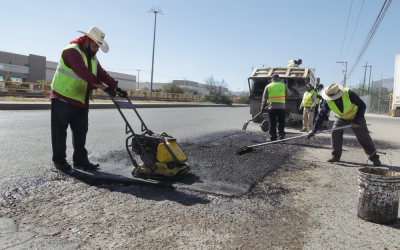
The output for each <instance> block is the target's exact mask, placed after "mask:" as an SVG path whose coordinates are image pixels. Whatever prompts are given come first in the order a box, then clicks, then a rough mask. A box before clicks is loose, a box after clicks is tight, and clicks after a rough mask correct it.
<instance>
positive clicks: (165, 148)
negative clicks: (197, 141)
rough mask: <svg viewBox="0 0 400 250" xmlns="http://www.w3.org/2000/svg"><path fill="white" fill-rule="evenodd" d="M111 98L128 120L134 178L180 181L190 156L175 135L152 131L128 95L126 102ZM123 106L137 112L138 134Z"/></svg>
mask: <svg viewBox="0 0 400 250" xmlns="http://www.w3.org/2000/svg"><path fill="white" fill-rule="evenodd" d="M110 98H111V100H112V101H113V102H114V104H115V106H116V107H117V109H118V111H119V113H120V114H121V116H122V118H123V119H124V121H125V124H126V128H125V133H126V134H129V136H128V137H127V138H126V141H125V145H126V150H127V151H128V154H129V158H130V159H131V161H132V164H133V170H132V176H133V177H134V178H143V179H162V180H165V179H168V180H177V179H179V178H181V177H182V175H183V174H184V173H186V172H188V171H189V168H190V165H189V164H188V163H186V161H187V157H186V155H185V153H184V152H183V151H182V149H181V148H180V146H179V145H178V143H177V141H176V139H175V138H173V137H171V136H169V135H168V134H167V133H165V132H163V133H161V134H157V133H154V132H153V131H151V130H149V129H148V128H147V126H146V124H145V123H144V122H143V120H142V118H141V117H140V115H139V113H138V112H137V110H136V108H135V106H134V105H133V104H132V102H131V100H130V99H129V97H126V100H127V101H125V100H124V101H117V100H115V99H114V98H113V97H112V96H110ZM121 109H133V111H135V113H136V115H137V117H138V118H139V120H140V122H141V132H142V133H141V134H135V132H134V131H133V129H132V127H131V125H130V124H129V122H128V120H127V119H126V117H125V116H124V114H123V112H122V111H121ZM133 154H136V155H139V156H140V159H141V160H142V161H143V163H142V164H138V163H137V162H136V160H135V159H134V157H133Z"/></svg>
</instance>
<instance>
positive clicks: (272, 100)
mask: <svg viewBox="0 0 400 250" xmlns="http://www.w3.org/2000/svg"><path fill="white" fill-rule="evenodd" d="M286 96H290V91H289V89H288V87H287V86H286V85H285V84H284V83H283V82H281V79H280V78H279V75H278V74H273V75H272V80H271V83H270V84H268V85H267V86H266V87H265V89H264V94H263V97H262V101H261V110H263V109H265V107H266V104H267V103H268V115H269V134H270V138H269V139H268V141H276V139H277V137H278V136H277V133H276V120H278V123H279V126H278V131H279V139H285V135H286V133H285V117H286V112H285V98H286Z"/></svg>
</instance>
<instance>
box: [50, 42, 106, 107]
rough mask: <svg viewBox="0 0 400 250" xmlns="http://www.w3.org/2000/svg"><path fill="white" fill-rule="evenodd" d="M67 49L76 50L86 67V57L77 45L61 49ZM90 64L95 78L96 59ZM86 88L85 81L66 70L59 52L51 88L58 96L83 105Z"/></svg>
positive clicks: (68, 69) (70, 70)
mask: <svg viewBox="0 0 400 250" xmlns="http://www.w3.org/2000/svg"><path fill="white" fill-rule="evenodd" d="M67 49H76V50H77V51H78V52H79V53H80V54H81V55H82V58H83V61H84V62H85V65H86V67H88V60H87V58H86V55H85V53H83V52H82V51H81V49H80V48H79V45H78V44H76V43H73V44H70V45H68V46H67V47H65V48H64V49H63V52H64V51H65V50H67ZM90 63H91V64H92V73H93V74H94V75H95V76H97V64H98V63H99V61H98V60H97V57H96V56H94V57H93V58H92V60H91V62H90ZM87 87H88V84H87V82H85V80H83V79H82V78H80V77H79V76H77V75H76V74H75V72H74V71H73V70H72V69H70V68H68V67H67V66H66V65H65V64H64V60H63V58H62V52H61V59H60V63H59V64H58V67H57V71H56V73H55V74H54V78H53V81H52V83H51V88H52V89H53V90H54V91H56V92H57V93H59V94H60V95H63V96H65V97H68V98H71V99H74V100H77V101H79V102H81V103H83V104H85V96H86V91H87ZM92 92H93V91H91V92H90V99H91V100H93V99H92Z"/></svg>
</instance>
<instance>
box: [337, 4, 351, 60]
mask: <svg viewBox="0 0 400 250" xmlns="http://www.w3.org/2000/svg"><path fill="white" fill-rule="evenodd" d="M352 7H353V0H351V4H350V11H349V16H348V17H347V24H346V31H345V32H344V36H343V42H342V49H341V50H340V54H339V59H340V56H341V55H342V51H343V45H344V41H345V40H346V34H347V27H348V26H349V20H350V14H351V8H352Z"/></svg>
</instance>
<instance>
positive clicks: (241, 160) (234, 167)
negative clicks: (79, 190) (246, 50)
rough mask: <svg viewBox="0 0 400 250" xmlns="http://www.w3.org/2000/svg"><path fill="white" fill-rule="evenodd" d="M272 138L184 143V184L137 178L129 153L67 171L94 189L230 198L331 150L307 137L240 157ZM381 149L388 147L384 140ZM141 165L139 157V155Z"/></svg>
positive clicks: (240, 135) (234, 135)
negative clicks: (306, 150)
mask: <svg viewBox="0 0 400 250" xmlns="http://www.w3.org/2000/svg"><path fill="white" fill-rule="evenodd" d="M266 138H267V137H266V135H265V134H263V133H253V132H244V131H233V132H225V133H215V134H209V135H206V136H203V137H201V138H197V139H195V140H191V141H185V142H182V143H180V146H181V148H182V149H183V150H184V152H185V153H186V155H187V157H188V163H189V164H190V165H191V168H190V171H189V172H188V173H187V174H185V175H184V176H183V177H182V178H181V179H180V180H177V181H169V180H162V181H160V180H151V179H147V180H144V179H139V178H133V177H132V175H131V171H132V164H131V162H130V160H129V157H128V154H127V152H126V151H125V150H114V151H103V152H101V151H98V152H94V153H91V154H90V160H91V161H93V162H99V163H100V164H101V167H100V169H99V170H97V171H90V172H84V171H80V170H72V171H69V172H66V174H68V175H71V176H73V177H75V178H77V179H79V180H82V181H84V182H87V183H89V184H91V185H101V184H112V183H116V182H118V183H123V184H126V185H132V184H135V183H136V184H151V185H160V186H165V187H173V188H183V189H189V190H193V191H199V192H205V193H212V194H218V195H224V196H242V195H244V194H246V193H247V192H248V191H249V190H250V188H252V187H253V186H254V185H255V184H256V183H258V182H260V181H261V180H263V179H264V178H265V177H266V176H268V175H270V174H271V173H272V172H273V171H275V170H277V169H279V168H280V167H281V166H283V165H284V164H285V163H286V162H288V160H289V159H290V158H292V159H294V158H295V157H296V155H297V154H299V153H301V152H302V151H303V149H302V147H301V145H303V146H305V147H315V148H326V146H328V145H330V138H323V137H315V138H312V139H311V140H309V139H307V137H305V138H300V139H296V140H293V141H288V142H287V143H277V144H272V145H266V146H261V147H257V148H254V150H253V151H252V152H250V153H247V154H243V155H237V154H236V153H235V152H236V150H237V149H238V148H241V147H243V146H247V145H253V144H258V143H263V142H266ZM343 144H344V146H349V147H355V146H356V147H358V146H359V143H358V141H357V139H356V138H345V140H344V143H343ZM376 144H377V145H378V146H379V148H388V147H390V145H386V144H385V143H382V142H377V143H376ZM135 158H136V160H137V161H138V162H141V161H140V159H139V157H137V156H136V157H135Z"/></svg>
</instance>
